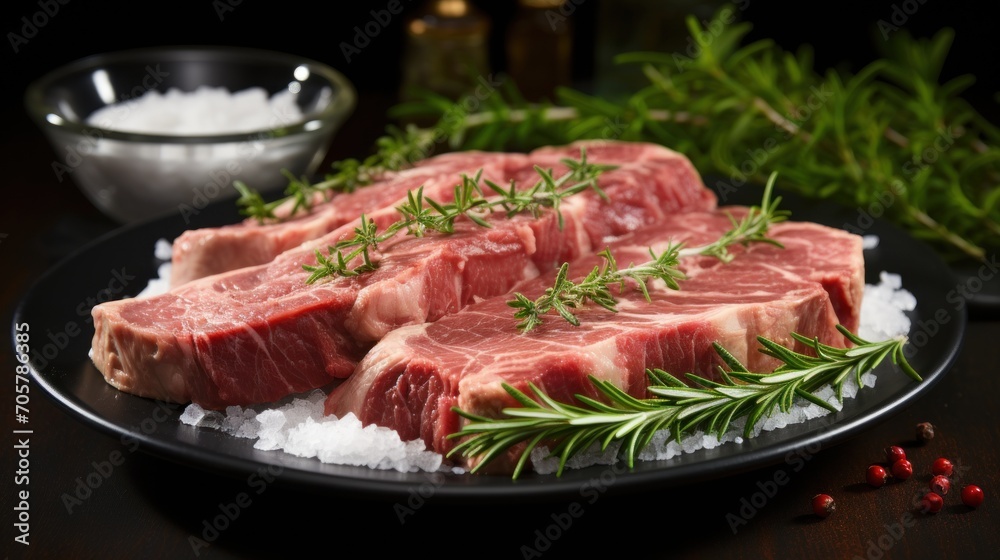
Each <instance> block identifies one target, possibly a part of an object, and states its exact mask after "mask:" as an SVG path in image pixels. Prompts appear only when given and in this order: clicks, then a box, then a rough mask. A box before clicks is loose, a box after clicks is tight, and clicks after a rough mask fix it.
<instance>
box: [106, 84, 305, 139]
mask: <svg viewBox="0 0 1000 560" xmlns="http://www.w3.org/2000/svg"><path fill="white" fill-rule="evenodd" d="M300 120H302V112H301V111H300V110H299V106H298V105H297V104H296V103H295V94H294V93H292V92H290V91H288V90H282V91H279V92H278V93H276V94H274V95H273V96H271V97H268V95H267V92H266V91H265V90H264V89H262V88H249V89H245V90H241V91H236V92H232V93H230V92H229V90H228V89H226V88H224V87H209V86H202V87H199V88H197V89H195V90H194V91H189V92H187V91H181V90H179V89H176V88H171V89H169V90H167V92H166V93H160V92H158V91H155V90H151V91H148V92H146V93H145V94H143V95H142V96H141V97H138V98H135V99H130V100H128V101H124V102H122V103H116V104H113V105H108V106H106V107H102V108H100V109H98V110H97V111H94V112H93V113H92V114H91V115H90V116H89V117H87V123H88V124H91V125H95V126H100V127H102V128H106V129H109V130H118V131H122V132H135V133H140V134H165V135H176V136H191V135H210V134H230V133H232V134H235V133H240V132H254V131H258V130H270V129H274V128H278V127H279V126H283V125H286V124H288V123H292V122H297V121H300Z"/></svg>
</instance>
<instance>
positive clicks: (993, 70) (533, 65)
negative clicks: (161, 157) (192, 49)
mask: <svg viewBox="0 0 1000 560" xmlns="http://www.w3.org/2000/svg"><path fill="white" fill-rule="evenodd" d="M64 2H65V3H64ZM44 4H51V5H52V6H55V7H58V12H57V13H56V14H55V15H53V16H51V17H45V14H43V15H41V16H37V15H36V13H37V12H40V11H42V8H43V5H44ZM987 4H992V3H977V2H944V1H940V0H906V1H903V0H886V1H875V2H872V1H868V2H837V3H829V4H813V5H811V7H805V6H804V5H803V4H801V3H798V2H789V1H770V2H765V1H762V0H742V1H739V2H735V3H734V6H735V7H736V16H737V17H738V18H739V19H740V20H743V21H749V22H752V24H753V31H752V32H751V33H750V35H749V36H748V37H747V39H748V40H755V39H760V38H772V39H774V40H775V41H776V42H777V43H778V44H779V45H780V46H781V47H783V48H784V49H785V50H795V49H797V48H798V47H799V46H800V45H803V44H810V45H812V46H813V47H814V48H815V53H816V64H817V67H818V68H830V67H834V66H839V65H845V67H847V68H850V69H854V70H857V69H859V68H861V67H862V66H863V65H864V64H865V63H867V62H869V61H871V60H873V59H874V58H876V57H877V56H878V54H879V47H880V45H881V44H882V43H883V32H884V31H885V30H887V29H888V28H884V29H883V30H882V31H880V29H879V24H878V22H879V20H882V21H883V22H885V23H887V24H899V23H902V25H898V27H899V28H900V29H905V30H907V31H909V32H910V33H912V34H913V35H915V36H924V37H929V36H931V35H933V34H934V33H935V32H936V31H938V30H939V29H941V28H943V27H951V28H954V29H955V30H956V37H955V42H954V45H953V48H952V51H951V55H950V56H949V59H948V63H947V65H946V68H945V72H944V75H943V78H944V79H949V78H952V77H955V76H958V75H962V74H974V75H976V76H977V78H978V83H977V84H976V85H974V86H973V87H972V88H971V89H970V90H969V91H968V93H967V95H966V97H967V98H968V99H969V100H970V101H971V102H972V103H973V104H974V105H975V106H976V107H977V108H979V110H980V111H981V112H983V113H984V114H986V115H987V116H989V117H991V119H992V120H993V121H994V122H997V118H996V117H997V116H998V115H1000V112H998V104H997V101H996V99H995V97H994V94H995V93H996V92H997V91H998V90H1000V57H998V56H997V53H998V51H1000V49H998V47H1000V39H998V37H997V34H996V33H995V31H993V30H992V29H991V26H992V22H993V21H995V19H994V18H993V17H992V16H993V15H995V14H994V13H986V12H984V10H988V9H990V8H987V7H985V6H986V5H987ZM721 5H723V3H721V2H717V1H710V2H696V1H693V0H563V1H562V2H560V1H558V0H505V1H492V2H489V1H485V0H470V1H468V2H466V1H464V0H461V1H460V0H449V1H445V2H433V1H422V0H397V1H394V2H393V1H390V0H372V1H365V2H335V3H334V2H331V3H327V4H325V8H321V7H319V6H322V5H321V4H317V3H314V2H305V1H302V0H285V1H283V2H267V3H256V2H247V1H243V0H200V1H197V2H186V1H180V2H170V3H167V2H162V3H143V4H142V5H141V6H139V5H137V4H135V3H132V2H123V1H114V0H112V1H107V2H99V3H97V2H79V1H78V0H75V1H69V0H11V1H9V2H5V3H4V7H3V11H4V14H5V15H4V17H3V19H2V20H0V21H2V22H3V26H4V31H5V32H6V37H7V43H8V44H7V46H6V47H5V48H4V49H3V51H4V53H3V60H4V63H3V64H4V70H5V72H4V73H5V77H4V83H5V86H6V87H4V88H3V95H4V101H5V103H4V104H3V107H4V108H5V110H6V111H7V112H8V117H9V118H14V119H23V118H24V117H23V111H22V110H21V107H22V101H21V96H22V95H23V93H24V88H25V87H26V85H27V83H28V82H29V81H30V80H32V79H33V78H36V77H38V76H40V75H41V74H42V73H44V72H46V71H48V70H51V69H53V68H55V67H57V66H59V65H61V64H64V63H66V62H69V61H71V60H75V59H78V58H81V57H84V56H87V55H91V54H96V53H101V52H107V51H113V50H119V49H125V48H133V47H144V46H159V45H175V44H213V45H237V46H251V47H259V48H267V49H274V50H279V51H285V52H288V53H292V54H298V55H302V56H307V57H310V58H314V59H317V60H319V61H322V62H326V63H328V64H330V65H332V66H333V67H335V68H337V69H338V70H340V71H342V72H343V73H344V74H345V75H347V77H348V78H349V79H351V80H352V81H353V82H354V83H355V85H356V86H357V88H358V90H359V91H360V92H361V93H362V94H363V95H362V98H361V106H360V107H359V113H360V114H366V112H365V108H366V107H367V106H368V105H369V104H375V103H385V101H386V100H387V99H388V100H389V101H392V100H393V97H394V96H396V95H398V92H399V91H400V86H401V85H402V84H403V83H404V82H406V81H421V74H422V77H423V78H424V82H425V83H429V82H432V81H433V80H428V79H429V78H430V76H431V75H432V74H433V73H434V70H433V69H428V68H422V67H419V66H420V65H419V64H417V65H415V64H413V61H414V60H420V59H421V58H422V56H421V55H423V54H426V53H430V52H431V51H432V50H434V49H445V50H448V49H449V48H450V47H448V46H447V45H446V44H445V43H446V41H445V40H443V39H442V40H437V42H436V40H435V39H434V37H435V36H437V37H440V36H441V35H444V34H447V33H449V32H455V33H456V34H458V35H462V39H461V40H465V41H468V42H466V43H464V45H465V46H464V47H463V48H462V49H459V50H460V51H461V52H460V53H459V54H460V55H462V56H464V57H466V58H467V60H469V61H476V62H477V63H478V64H482V65H484V66H485V67H487V68H488V69H489V70H490V71H494V72H508V73H511V74H512V75H513V76H514V77H515V79H517V81H518V83H520V84H522V87H523V88H524V89H525V90H526V93H528V94H532V95H533V96H535V97H537V96H538V95H539V94H542V93H545V92H546V91H548V89H549V87H550V86H551V85H553V84H558V83H564V82H571V83H572V85H574V86H576V87H578V88H580V89H583V90H585V91H587V90H592V91H597V92H611V91H615V90H621V89H623V88H627V87H628V85H629V84H628V83H627V82H625V81H623V76H624V75H625V74H623V73H622V72H621V71H620V69H618V68H616V67H615V65H614V64H613V63H612V62H611V57H612V56H613V55H614V54H616V53H619V52H628V51H634V50H660V51H666V52H674V51H679V52H684V49H686V48H687V47H688V41H689V40H690V34H689V33H688V31H687V29H686V28H685V27H684V21H683V20H684V16H685V15H686V14H694V15H696V16H697V17H698V18H699V19H701V20H703V21H708V20H710V19H711V17H712V15H713V14H714V13H715V11H716V10H717V9H718V8H719V7H720V6H721ZM390 7H394V8H396V10H395V11H398V13H395V14H394V13H390V11H389V8H390ZM436 9H437V10H442V9H443V10H445V13H446V14H448V15H452V16H454V15H456V14H462V15H461V17H455V18H454V19H455V20H456V21H458V22H459V27H458V28H457V31H456V29H454V28H453V29H451V30H450V31H449V27H450V26H451V27H454V25H453V23H451V22H445V23H442V24H441V25H440V26H439V27H438V28H434V26H433V25H431V26H427V27H429V28H428V29H423V30H421V29H417V28H415V27H414V26H413V25H412V23H413V22H412V20H413V19H414V18H417V17H419V16H422V15H425V14H426V13H427V12H433V11H434V10H436ZM53 10H54V8H51V7H50V8H49V11H53ZM449 10H450V12H449ZM992 10H994V11H995V8H992ZM373 11H374V12H375V14H373V13H372V12H373ZM909 12H912V13H909ZM379 14H382V15H381V16H379ZM380 17H381V18H382V21H379V18H380ZM22 18H25V19H22ZM32 18H34V20H35V22H36V23H39V22H44V25H41V26H37V25H35V26H27V25H26V21H31V20H32ZM894 18H895V19H894ZM366 26H367V27H366ZM32 27H35V28H36V30H35V31H34V33H32V31H33V30H32ZM418 27H419V26H418ZM372 31H374V32H375V33H374V35H373V34H372V33H371V32H372ZM417 31H423V35H419V34H418V33H416V32H417ZM892 32H893V31H891V30H889V33H892ZM29 35H32V36H30V37H29ZM15 49H16V52H14V51H15ZM421 49H423V50H421ZM427 49H431V50H427ZM408 54H409V57H408V56H407V55H408ZM551 62H558V65H557V66H549V63H551ZM539 68H541V69H545V71H543V72H538V71H537V69H539ZM532 69H535V70H536V71H535V72H534V73H532ZM553 69H554V71H553ZM407 70H408V71H407ZM629 74H630V75H634V72H632V73H629ZM445 89H446V88H445ZM6 122H7V123H8V124H10V123H11V121H6ZM379 129H380V127H372V134H377V133H378V132H379ZM358 140H359V141H361V140H363V139H360V138H359V139H358ZM359 147H360V148H364V147H365V146H364V144H361V145H360V146H359Z"/></svg>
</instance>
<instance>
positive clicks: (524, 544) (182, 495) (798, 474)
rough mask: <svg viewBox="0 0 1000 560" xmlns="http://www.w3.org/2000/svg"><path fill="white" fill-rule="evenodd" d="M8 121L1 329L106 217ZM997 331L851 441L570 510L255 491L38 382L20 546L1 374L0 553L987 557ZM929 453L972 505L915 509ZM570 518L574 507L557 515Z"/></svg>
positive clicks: (371, 118)
mask: <svg viewBox="0 0 1000 560" xmlns="http://www.w3.org/2000/svg"><path fill="white" fill-rule="evenodd" d="M380 110H382V107H381V106H380V105H379V104H378V103H377V102H374V101H372V102H371V103H363V104H362V106H361V107H360V108H359V111H360V112H359V115H360V116H359V117H357V118H354V119H352V120H351V123H350V124H349V125H348V128H347V129H345V131H344V133H343V134H342V135H341V136H340V137H339V139H338V142H337V144H336V145H335V146H334V149H333V150H332V151H331V154H332V155H348V154H349V155H358V153H359V151H360V150H362V147H363V146H367V145H369V144H368V142H369V140H370V138H371V137H372V136H373V135H374V134H375V133H376V132H377V130H372V127H371V126H370V125H369V124H366V123H371V122H381V121H380V120H379V118H380V117H379V116H378V112H379V111H380ZM10 122H11V123H12V124H11V127H10V128H6V129H5V133H4V135H3V143H2V146H0V150H2V153H3V155H4V158H5V168H6V169H5V173H6V177H7V184H6V185H5V186H4V192H5V197H6V201H7V205H6V206H5V207H4V209H3V212H4V219H3V222H2V225H0V232H2V233H4V234H6V237H2V238H0V263H2V264H0V269H2V270H3V281H2V290H3V291H2V301H0V308H2V309H3V311H4V315H3V319H4V324H7V325H9V324H10V317H11V313H12V309H13V306H14V305H15V304H16V302H17V301H18V299H19V297H20V295H21V294H22V293H23V291H24V290H26V289H27V288H28V287H29V286H30V285H31V283H32V281H33V279H34V278H37V277H38V276H39V275H40V274H41V273H42V272H43V271H44V270H45V269H47V268H48V267H49V266H51V265H52V264H53V263H54V262H55V261H56V260H57V259H59V258H60V257H62V256H64V255H65V254H67V253H69V252H71V251H72V250H74V249H75V248H77V247H79V246H80V244H82V243H83V242H85V241H87V240H89V239H92V238H93V237H95V236H97V235H99V234H100V233H102V232H105V231H108V230H110V229H111V228H113V227H114V224H112V223H111V222H109V221H108V220H106V219H105V218H103V217H102V216H100V215H99V214H98V213H97V211H96V210H94V209H93V208H92V207H91V206H90V205H89V204H88V203H87V202H86V201H85V200H84V199H83V198H82V197H81V196H80V195H79V193H78V192H77V191H76V188H75V187H74V186H73V185H72V184H71V183H70V182H64V183H59V182H57V181H56V179H55V177H54V175H53V174H52V173H51V172H50V170H49V165H50V162H51V161H52V157H53V154H52V152H51V149H50V148H49V147H48V145H46V144H45V142H44V139H43V138H42V137H41V135H40V134H39V133H38V132H37V131H35V130H34V129H33V127H31V126H30V124H29V123H27V122H26V120H23V119H20V120H19V119H18V118H17V117H16V116H15V117H12V119H11V120H10ZM998 339H1000V321H998V320H996V319H995V318H994V319H992V320H985V319H984V320H978V321H974V322H972V323H970V324H969V328H968V336H967V338H966V341H965V345H964V348H963V350H962V353H961V356H960V358H959V361H958V363H957V364H956V365H955V367H954V368H953V369H952V371H950V372H949V373H948V374H947V375H946V376H945V377H944V379H943V380H942V381H941V382H940V383H939V384H938V385H937V386H936V387H934V388H933V390H932V391H930V392H929V393H928V394H926V395H925V396H924V397H923V398H921V399H920V400H919V401H918V402H916V403H914V404H913V405H912V406H911V407H909V408H907V409H906V410H905V411H903V412H901V413H900V414H898V415H897V416H895V417H893V418H891V419H890V420H888V421H886V422H884V423H882V424H879V425H877V426H873V427H872V428H871V429H869V430H867V431H866V432H864V433H863V434H862V435H860V436H858V437H856V438H854V439H852V440H850V441H848V442H846V443H843V444H841V445H838V446H835V447H833V448H830V449H825V450H822V451H819V452H818V453H816V454H814V455H813V454H808V455H807V457H808V460H803V461H794V462H788V463H782V464H778V465H774V466H771V467H768V468H764V469H760V470H756V471H752V472H748V473H743V474H740V475H736V476H732V477H728V478H725V479H720V480H716V481H713V482H707V483H703V484H698V485H693V486H690V487H684V488H677V489H672V490H665V491H657V492H650V493H646V494H633V495H625V496H615V495H608V496H601V497H600V498H599V499H597V500H596V501H594V502H593V503H590V498H589V496H583V495H581V497H580V499H579V500H575V503H578V504H580V509H571V507H572V506H571V504H572V503H574V501H563V502H548V503H544V502H543V503H524V504H517V505H505V506H495V505H492V504H489V503H482V504H477V505H472V506H462V507H456V506H449V505H446V504H439V503H435V502H434V500H433V499H429V500H427V502H426V504H424V505H423V506H422V507H420V508H419V509H417V510H416V511H415V513H414V515H410V516H407V517H406V518H405V523H401V522H400V519H399V517H398V508H396V507H395V506H396V505H397V504H396V503H393V502H387V501H379V500H364V499H352V498H348V497H345V496H338V495H331V494H329V493H318V492H312V491H309V490H308V489H301V488H293V487H290V486H288V485H287V484H285V483H283V481H282V480H281V478H280V477H278V478H277V479H276V480H275V481H274V482H273V483H269V484H266V485H264V486H263V488H262V491H260V493H258V490H261V487H260V486H251V485H249V484H248V482H247V480H246V479H243V478H229V477H223V476H218V475H214V474H209V473H206V472H203V471H201V470H198V469H197V468H193V467H191V466H186V465H178V464H174V463H171V462H168V461H164V460H161V459H158V458H155V457H152V456H149V455H146V454H145V453H143V452H141V451H139V452H135V453H130V452H129V450H128V448H126V447H125V446H123V445H122V443H121V442H120V441H118V440H117V439H112V438H110V437H107V436H105V435H102V434H100V433H98V432H95V431H93V430H91V429H89V428H87V427H85V426H84V425H83V424H81V423H80V422H78V421H77V420H76V419H74V418H72V417H70V416H68V415H67V414H65V413H63V412H62V411H61V410H60V409H58V408H57V407H56V405H55V404H54V403H53V402H52V401H51V400H50V399H48V398H47V397H46V396H45V395H43V394H42V393H41V392H40V391H37V390H36V391H35V392H33V393H32V395H31V396H32V400H31V428H32V429H33V430H34V434H33V435H32V440H31V454H30V459H31V466H30V523H31V532H30V543H31V544H30V546H27V547H25V546H22V545H20V544H17V543H15V542H14V541H13V537H14V534H13V532H12V531H13V529H12V524H13V522H14V512H13V510H12V508H13V505H12V504H14V503H15V500H14V496H13V491H14V484H13V480H12V477H13V471H14V470H15V469H16V465H15V457H14V454H13V452H12V451H11V450H12V446H13V445H14V442H13V441H12V434H11V433H10V431H11V430H12V429H14V428H15V427H16V425H15V423H14V421H13V420H12V417H13V394H12V392H11V391H12V390H11V386H12V383H11V382H10V381H8V382H7V383H5V384H4V386H3V389H2V394H3V401H4V402H3V410H4V411H5V413H4V421H3V428H4V432H5V433H4V444H3V445H4V452H3V455H4V461H3V463H2V464H3V469H4V470H5V472H4V473H3V477H2V479H3V481H4V482H3V483H2V484H0V486H2V492H3V494H2V495H3V498H2V500H0V502H2V503H3V505H4V507H3V513H2V523H0V525H2V526H3V535H4V541H3V542H4V544H3V549H4V551H5V557H9V558H157V559H158V558H169V559H176V558H195V557H198V558H220V559H221V558H278V557H281V558H297V557H301V556H302V555H304V554H305V553H306V552H326V553H327V555H328V556H329V557H333V556H334V555H335V554H336V555H337V556H342V555H344V554H349V555H350V556H351V557H354V556H356V554H352V553H349V552H347V551H346V550H345V548H354V549H358V548H360V550H361V551H362V552H363V553H364V555H365V556H367V555H372V556H376V555H378V556H383V555H390V554H391V555H401V554H411V553H413V552H416V551H425V552H430V553H433V554H435V555H437V556H439V557H441V556H449V557H450V556H462V557H468V556H473V555H482V556H484V557H488V558H491V557H498V558H538V557H542V558H570V557H572V558H582V557H587V558H589V557H593V556H595V555H596V554H597V552H598V551H602V552H601V553H602V554H604V553H606V552H604V551H610V550H613V549H617V552H616V556H624V557H678V558H746V559H751V558H855V557H860V558H870V559H878V558H926V559H929V560H942V559H948V558H955V559H968V558H995V557H997V550H1000V533H998V531H997V528H998V527H1000V513H998V512H1000V497H998V491H1000V476H998V472H1000V453H998V451H997V447H996V445H997V437H996V434H997V426H998V425H1000V407H998V406H997V403H996V401H995V397H994V396H995V395H997V394H1000V381H998V379H1000V376H998V375H997V357H998V351H997V348H998V343H997V341H998ZM0 348H2V350H0V352H2V354H3V356H2V364H3V365H2V367H3V368H4V371H6V372H7V374H8V379H10V378H11V377H12V376H13V371H14V364H15V362H14V361H13V358H12V355H11V350H10V347H9V344H8V343H7V342H4V344H3V345H2V346H0ZM920 421H930V422H932V423H934V424H935V425H936V426H937V427H938V436H937V438H936V439H934V440H933V441H932V442H931V443H930V444H928V445H925V446H912V445H910V444H909V442H910V441H911V440H912V434H913V426H914V424H916V423H917V422H920ZM894 443H902V444H904V445H906V446H907V451H908V453H909V454H910V456H911V457H912V458H913V461H914V465H915V470H916V472H917V474H915V475H914V477H913V478H912V479H911V480H909V481H907V482H905V483H899V484H891V485H889V486H887V487H885V488H882V489H879V490H873V489H870V488H868V487H867V486H865V485H864V484H862V482H863V476H864V470H865V468H866V467H867V466H868V465H869V464H870V463H872V462H876V461H878V460H880V458H881V456H882V449H883V448H884V447H885V446H887V445H890V444H894ZM116 452H117V453H121V457H122V460H121V461H120V463H121V464H119V465H117V466H114V468H113V471H112V472H111V473H110V474H109V475H108V476H106V477H104V478H103V480H102V481H101V483H100V486H99V487H97V488H96V489H94V490H93V491H92V494H91V495H90V496H89V497H88V498H87V499H86V500H85V501H83V503H82V504H78V505H74V507H72V508H71V509H72V511H71V512H70V511H68V508H67V507H66V504H65V501H64V498H63V496H64V495H66V494H70V493H73V492H74V489H75V488H76V486H77V485H78V484H79V483H78V481H77V479H78V478H85V477H86V476H87V475H88V474H90V473H92V472H94V471H95V468H96V467H95V466H94V463H95V462H97V463H100V462H102V461H106V460H108V458H109V457H117V455H114V454H115V453H116ZM939 455H944V456H948V457H951V458H952V459H954V460H956V461H957V462H958V463H959V464H960V465H961V467H962V470H961V472H962V481H963V482H970V483H971V482H974V483H977V484H979V485H980V486H982V487H983V488H984V489H985V491H986V494H987V497H986V503H985V504H984V506H983V507H981V508H979V509H978V510H969V509H968V508H965V507H964V506H961V505H957V504H959V500H958V497H957V490H953V494H949V495H948V496H946V498H947V500H946V504H947V505H946V506H945V508H944V510H943V511H941V512H940V513H938V514H936V515H923V514H921V513H920V512H919V510H918V508H917V507H916V506H915V505H914V503H913V497H914V496H915V495H918V494H920V493H922V492H923V491H924V489H925V488H926V485H927V481H928V479H929V476H928V475H927V470H928V468H929V464H930V462H931V461H932V460H933V459H934V458H935V457H936V456H939ZM105 468H106V467H105ZM776 477H777V478H776ZM785 477H787V478H785ZM775 480H780V481H783V483H782V484H780V485H779V484H777V483H772V481H775ZM958 485H959V486H960V485H961V484H958ZM819 492H825V493H829V494H832V495H833V496H834V497H835V498H836V500H837V503H838V509H837V511H836V513H834V515H833V516H831V517H830V518H828V519H826V520H819V519H817V518H815V517H814V516H812V515H811V513H810V506H809V502H810V498H811V497H812V496H813V495H814V494H816V493H819ZM244 493H246V494H248V497H249V498H250V499H251V502H250V503H249V505H247V506H246V507H243V508H241V509H240V513H239V516H238V517H237V518H236V519H235V520H233V521H232V522H231V523H230V526H229V527H228V528H227V529H226V530H224V531H222V532H221V534H220V535H219V536H218V537H217V538H216V539H214V540H212V542H211V543H209V545H208V546H207V547H198V546H193V544H192V543H193V542H194V541H192V540H191V539H192V537H200V538H204V537H205V536H206V535H205V533H204V531H205V525H204V523H205V521H206V520H211V519H213V518H214V517H215V516H217V515H219V513H220V506H221V507H223V508H225V507H226V506H228V505H229V504H231V503H233V502H234V501H236V500H238V499H240V496H241V494H244ZM767 494H772V495H771V496H767ZM744 500H745V501H746V503H747V504H751V505H753V508H754V510H753V511H751V510H750V509H749V508H748V507H747V506H746V505H744ZM754 504H756V505H754ZM741 508H743V511H741ZM570 512H576V513H578V514H579V515H578V516H577V517H572V516H568V514H569V513H570ZM567 519H571V521H567ZM735 519H739V522H736V521H734V520H735ZM559 523H562V524H563V526H562V527H561V526H559ZM733 527H735V529H736V530H735V531H734V530H733ZM546 533H548V535H547V536H545V535H546ZM208 536H211V534H210V533H209V534H208ZM553 537H554V538H553ZM206 542H207V541H206ZM197 544H198V543H197V542H194V545H197ZM351 545H353V546H351Z"/></svg>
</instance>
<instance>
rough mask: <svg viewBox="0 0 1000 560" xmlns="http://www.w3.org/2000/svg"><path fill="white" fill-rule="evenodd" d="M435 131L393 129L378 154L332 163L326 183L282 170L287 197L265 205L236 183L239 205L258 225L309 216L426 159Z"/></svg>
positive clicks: (448, 130) (380, 141) (449, 130)
mask: <svg viewBox="0 0 1000 560" xmlns="http://www.w3.org/2000/svg"><path fill="white" fill-rule="evenodd" d="M437 130H440V131H441V132H442V133H443V134H445V135H446V136H449V135H451V134H454V132H455V131H454V127H453V126H448V127H445V126H444V124H443V123H442V124H441V126H439V127H438V129H437ZM435 134H436V131H435V130H431V129H421V128H418V127H415V126H408V127H406V128H405V129H403V130H401V129H399V128H397V127H393V126H390V127H388V128H387V129H386V134H385V135H384V136H382V137H380V138H379V139H378V140H376V147H377V149H376V152H375V153H374V154H372V155H370V156H368V157H367V158H365V159H364V160H358V159H353V158H351V159H345V160H342V161H338V162H335V163H333V164H332V166H331V167H332V169H333V172H332V173H328V174H327V175H326V177H325V178H324V180H323V181H320V182H318V183H315V184H312V183H310V182H309V181H308V180H307V179H305V178H300V177H295V176H294V175H292V174H290V173H289V172H288V171H287V170H286V171H283V173H284V175H285V177H286V178H287V179H288V180H289V183H288V186H287V187H286V189H285V197H284V198H280V199H278V200H275V201H272V202H264V199H263V197H262V196H261V195H260V193H258V192H257V191H254V190H253V189H251V188H250V187H248V186H247V185H246V184H245V183H242V182H240V181H236V182H235V183H234V186H235V187H236V189H237V191H238V192H239V193H240V198H239V199H237V201H236V203H237V205H238V206H239V207H240V211H241V213H242V214H243V215H244V216H248V217H251V218H255V219H256V220H257V221H258V222H259V223H261V224H263V223H265V222H273V221H281V220H285V219H290V218H294V217H295V216H296V215H298V214H299V213H300V212H302V213H308V212H309V211H311V210H312V208H313V206H314V205H315V204H316V203H317V202H320V201H328V200H330V199H331V198H332V196H333V195H334V194H335V193H340V192H345V193H350V192H354V191H355V190H357V189H358V188H359V187H363V186H366V185H370V184H372V183H374V182H375V181H377V180H378V179H380V178H381V177H383V176H385V175H386V174H387V173H390V172H392V171H398V170H400V169H405V168H407V167H410V166H411V165H413V164H414V163H416V162H417V161H420V160H422V159H424V158H425V157H427V155H428V153H429V151H430V148H431V146H433V144H434V139H435ZM287 203H291V204H292V208H291V209H290V211H289V212H288V214H287V215H284V216H281V217H278V216H276V215H275V213H274V210H275V209H276V208H278V207H279V206H282V205H284V204H287Z"/></svg>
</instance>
